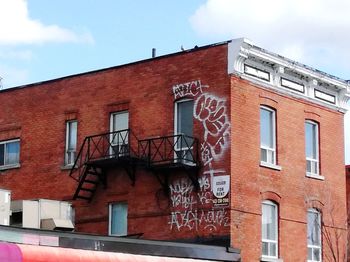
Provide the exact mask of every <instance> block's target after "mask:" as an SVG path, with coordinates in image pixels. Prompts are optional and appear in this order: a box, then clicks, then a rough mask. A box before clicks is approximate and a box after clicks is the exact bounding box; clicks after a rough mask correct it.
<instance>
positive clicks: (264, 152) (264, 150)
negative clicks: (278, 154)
mask: <svg viewBox="0 0 350 262" xmlns="http://www.w3.org/2000/svg"><path fill="white" fill-rule="evenodd" d="M260 151H261V152H260V154H261V161H263V162H267V150H266V149H263V148H262V149H261V150H260Z"/></svg>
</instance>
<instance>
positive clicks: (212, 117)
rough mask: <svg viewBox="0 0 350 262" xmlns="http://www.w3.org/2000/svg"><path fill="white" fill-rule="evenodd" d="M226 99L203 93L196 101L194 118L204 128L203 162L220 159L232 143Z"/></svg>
mask: <svg viewBox="0 0 350 262" xmlns="http://www.w3.org/2000/svg"><path fill="white" fill-rule="evenodd" d="M226 110H227V109H226V105H225V100H224V99H221V98H219V97H217V96H214V95H211V94H201V95H200V96H199V97H198V98H197V99H196V101H195V103H194V112H193V115H194V118H195V119H197V120H199V121H200V122H201V123H202V125H203V129H204V137H203V142H202V143H201V150H202V151H201V155H202V160H203V163H205V164H208V163H209V162H210V161H212V160H219V159H220V158H221V157H222V155H223V154H224V152H225V150H226V149H227V148H228V145H229V143H230V139H229V137H230V127H231V125H230V122H229V119H228V116H227V113H226Z"/></svg>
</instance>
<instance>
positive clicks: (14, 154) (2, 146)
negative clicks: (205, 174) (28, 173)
mask: <svg viewBox="0 0 350 262" xmlns="http://www.w3.org/2000/svg"><path fill="white" fill-rule="evenodd" d="M17 166H19V139H15V140H8V141H2V142H0V169H6V168H11V167H17Z"/></svg>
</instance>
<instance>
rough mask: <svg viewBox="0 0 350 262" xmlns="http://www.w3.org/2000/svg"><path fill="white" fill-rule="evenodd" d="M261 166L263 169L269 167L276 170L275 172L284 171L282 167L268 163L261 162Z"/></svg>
mask: <svg viewBox="0 0 350 262" xmlns="http://www.w3.org/2000/svg"><path fill="white" fill-rule="evenodd" d="M260 166H261V167H267V168H270V169H274V170H278V171H281V170H282V167H281V166H278V165H274V164H270V163H266V162H262V161H260Z"/></svg>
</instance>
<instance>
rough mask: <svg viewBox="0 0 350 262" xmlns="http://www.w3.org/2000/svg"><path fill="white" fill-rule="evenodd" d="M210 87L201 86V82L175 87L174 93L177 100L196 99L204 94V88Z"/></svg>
mask: <svg viewBox="0 0 350 262" xmlns="http://www.w3.org/2000/svg"><path fill="white" fill-rule="evenodd" d="M205 87H208V86H203V85H201V81H200V80H196V81H192V82H188V83H183V84H178V85H174V86H173V93H174V97H175V99H178V98H182V97H185V96H192V97H195V96H197V95H198V94H201V93H202V92H203V88H205Z"/></svg>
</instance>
